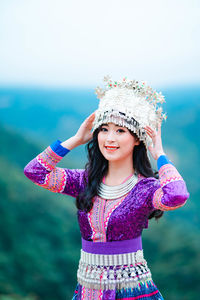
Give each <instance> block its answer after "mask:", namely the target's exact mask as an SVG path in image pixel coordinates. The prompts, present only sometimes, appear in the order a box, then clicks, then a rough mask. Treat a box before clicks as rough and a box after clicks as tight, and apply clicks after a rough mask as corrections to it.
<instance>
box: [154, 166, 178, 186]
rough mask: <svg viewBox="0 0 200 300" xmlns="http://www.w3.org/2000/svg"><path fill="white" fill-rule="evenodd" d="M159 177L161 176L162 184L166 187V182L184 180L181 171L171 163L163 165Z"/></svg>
mask: <svg viewBox="0 0 200 300" xmlns="http://www.w3.org/2000/svg"><path fill="white" fill-rule="evenodd" d="M159 178H160V185H161V187H164V186H165V185H166V184H168V183H170V182H173V181H177V180H183V178H182V177H181V175H180V174H179V172H178V171H177V170H176V168H175V167H174V166H173V165H171V164H166V165H163V166H162V167H161V168H160V170H159Z"/></svg>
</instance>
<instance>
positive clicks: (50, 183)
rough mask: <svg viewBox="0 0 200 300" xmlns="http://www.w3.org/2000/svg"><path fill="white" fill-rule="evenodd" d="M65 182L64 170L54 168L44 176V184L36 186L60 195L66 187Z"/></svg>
mask: <svg viewBox="0 0 200 300" xmlns="http://www.w3.org/2000/svg"><path fill="white" fill-rule="evenodd" d="M66 180H67V175H66V172H65V170H64V169H62V168H55V169H54V170H53V171H51V172H50V173H48V174H47V175H46V177H45V181H44V183H43V184H38V185H39V186H42V187H43V188H45V189H47V190H49V191H51V192H55V193H62V192H63V190H64V188H65V185H66ZM36 184H37V183H36Z"/></svg>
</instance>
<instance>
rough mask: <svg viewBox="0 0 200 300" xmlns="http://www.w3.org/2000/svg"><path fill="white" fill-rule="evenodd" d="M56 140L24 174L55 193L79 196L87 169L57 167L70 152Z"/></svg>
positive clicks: (29, 165) (37, 157) (34, 160)
mask: <svg viewBox="0 0 200 300" xmlns="http://www.w3.org/2000/svg"><path fill="white" fill-rule="evenodd" d="M60 143H61V142H60V141H56V142H55V143H53V144H52V145H51V146H49V147H47V148H46V149H45V150H44V151H43V152H42V153H40V154H39V155H38V156H36V158H34V159H33V160H31V161H30V162H29V163H28V164H27V165H26V167H25V168H24V174H25V175H26V177H28V178H29V179H30V180H32V181H33V182H34V183H35V184H37V185H39V186H41V187H43V188H45V189H48V190H50V191H51V192H55V193H63V194H67V195H70V196H72V197H77V196H78V194H79V193H80V191H81V190H82V189H83V188H84V182H85V170H82V169H65V168H59V167H56V165H57V163H58V162H59V161H60V160H61V159H62V158H63V157H64V156H65V155H66V154H67V153H68V152H69V150H67V149H65V148H63V147H62V146H61V145H60Z"/></svg>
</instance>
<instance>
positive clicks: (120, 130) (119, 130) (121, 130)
mask: <svg viewBox="0 0 200 300" xmlns="http://www.w3.org/2000/svg"><path fill="white" fill-rule="evenodd" d="M117 131H118V132H120V133H121V132H125V130H124V129H118V130H117Z"/></svg>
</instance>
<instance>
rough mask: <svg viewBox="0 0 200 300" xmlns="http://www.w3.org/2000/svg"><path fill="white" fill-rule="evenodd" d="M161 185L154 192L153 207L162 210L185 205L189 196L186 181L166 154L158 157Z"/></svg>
mask: <svg viewBox="0 0 200 300" xmlns="http://www.w3.org/2000/svg"><path fill="white" fill-rule="evenodd" d="M158 169H159V186H158V188H157V189H156V191H155V192H154V194H153V207H154V208H156V209H160V210H162V211H168V210H175V209H177V208H179V207H181V206H183V205H184V204H185V202H186V200H187V199H188V197H189V193H188V191H187V187H186V184H185V181H184V180H183V178H182V176H181V175H180V174H179V172H178V171H177V169H176V168H175V167H174V165H173V164H172V163H171V162H170V161H169V160H168V158H167V157H166V156H164V155H163V156H160V157H159V159H158Z"/></svg>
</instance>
